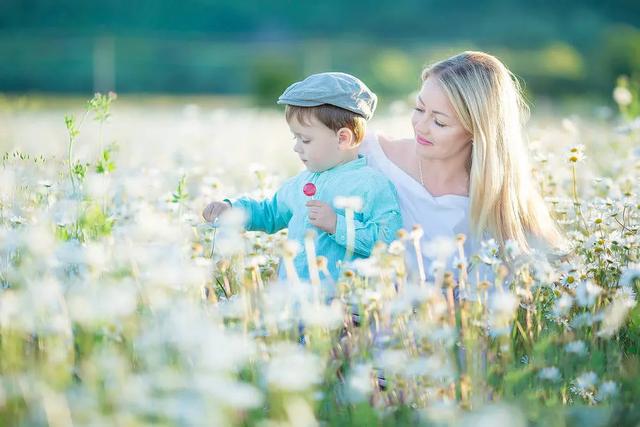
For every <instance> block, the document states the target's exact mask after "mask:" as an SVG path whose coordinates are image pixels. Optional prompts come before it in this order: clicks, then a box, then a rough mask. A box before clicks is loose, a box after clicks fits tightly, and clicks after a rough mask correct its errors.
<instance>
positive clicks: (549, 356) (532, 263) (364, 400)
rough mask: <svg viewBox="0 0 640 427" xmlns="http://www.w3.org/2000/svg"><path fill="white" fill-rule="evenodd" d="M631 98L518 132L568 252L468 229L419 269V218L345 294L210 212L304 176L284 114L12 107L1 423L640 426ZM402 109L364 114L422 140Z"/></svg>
mask: <svg viewBox="0 0 640 427" xmlns="http://www.w3.org/2000/svg"><path fill="white" fill-rule="evenodd" d="M637 96H638V93H637V92H636V91H635V90H634V88H633V87H632V85H630V84H629V83H628V82H627V81H624V80H621V81H620V82H619V86H618V88H617V89H616V91H615V92H614V94H613V97H614V99H615V102H616V103H617V105H618V107H619V109H618V110H617V111H614V110H606V109H601V110H599V115H598V114H596V115H594V118H588V119H587V118H586V116H585V117H580V116H568V117H547V118H542V117H538V116H536V114H535V113H534V116H533V118H532V120H531V122H530V125H529V127H528V129H527V136H528V139H529V141H530V144H529V145H530V148H531V152H532V159H533V165H532V166H533V168H534V171H533V172H534V175H535V177H536V180H537V181H538V182H539V185H540V188H541V191H542V192H543V194H544V196H545V197H546V199H547V201H548V203H549V206H550V207H551V209H552V211H553V212H554V215H555V217H556V218H557V220H558V221H559V223H560V224H561V225H562V227H563V229H564V230H565V232H566V234H567V236H568V238H569V241H570V242H571V245H572V251H571V253H570V254H569V255H567V256H565V257H561V258H553V259H546V258H544V257H543V256H542V255H541V254H537V253H534V254H533V255H529V256H524V255H522V254H520V253H518V251H517V249H516V248H515V247H514V246H513V245H507V247H506V248H505V250H504V251H502V252H500V251H499V250H498V248H497V246H496V245H495V243H494V242H491V241H489V242H485V244H484V245H483V247H482V250H481V252H480V253H479V254H474V255H473V256H471V257H469V258H465V256H464V253H462V252H461V250H460V248H461V245H462V243H463V242H464V236H456V238H455V239H453V240H451V241H448V240H439V241H436V242H429V243H427V244H426V245H425V246H424V247H422V248H419V249H420V250H422V251H425V252H426V253H427V254H428V255H429V257H430V258H431V259H432V263H431V264H430V265H428V266H427V268H428V269H429V271H428V272H427V273H428V277H432V278H434V279H433V280H429V281H422V280H421V279H420V276H419V275H417V274H412V273H411V272H409V271H407V269H406V267H405V265H406V259H405V257H406V256H410V255H408V254H410V253H412V251H410V250H409V249H413V248H415V247H416V242H417V240H418V239H419V238H420V236H421V230H419V229H413V230H406V231H405V232H403V233H400V234H399V235H398V240H397V241H396V242H394V243H393V244H391V245H389V246H385V245H382V244H381V245H379V246H377V247H376V248H375V250H374V254H373V256H372V257H371V258H370V259H368V260H361V261H358V262H354V263H347V264H345V265H344V273H343V275H342V276H341V278H340V279H339V280H338V281H337V283H332V284H329V285H328V286H330V287H332V288H333V289H334V290H335V297H334V298H332V299H329V298H326V297H325V292H324V290H325V289H324V288H323V286H325V287H326V286H327V285H322V286H321V285H320V284H319V283H318V282H317V280H315V279H314V280H312V281H311V283H304V282H301V281H299V280H298V279H297V278H296V277H295V274H293V273H292V272H291V271H289V273H290V274H289V277H288V280H287V281H286V282H278V281H277V280H276V277H277V269H278V263H279V261H280V259H282V260H283V263H284V265H285V267H287V266H288V265H289V264H290V263H291V259H292V257H293V256H294V255H295V253H296V251H297V250H298V249H299V248H296V247H295V246H294V245H291V244H289V243H286V233H285V232H280V233H278V234H275V235H266V234H263V233H252V232H250V233H248V232H245V231H243V230H242V227H241V224H242V217H241V215H240V214H239V213H235V212H231V214H229V215H227V216H226V217H224V218H222V220H221V222H220V225H219V227H217V228H214V227H212V226H210V225H208V224H205V223H204V222H203V220H202V218H201V216H200V212H201V211H202V208H203V207H204V206H205V205H206V203H207V202H208V201H211V200H216V199H218V200H219V199H222V198H224V197H229V196H238V195H241V194H248V195H251V196H254V197H258V198H262V197H267V196H269V195H271V194H273V191H274V190H275V188H277V186H278V185H279V184H280V183H281V182H282V181H283V179H284V178H286V177H288V176H290V175H292V174H295V173H296V172H297V171H299V170H300V165H299V164H298V161H297V158H296V156H295V154H294V153H293V151H292V145H293V141H292V140H291V136H290V134H289V131H288V128H287V126H286V123H285V121H284V119H283V117H282V114H281V112H278V111H262V110H256V109H250V108H245V107H241V106H237V107H233V106H230V105H231V104H230V103H231V101H229V102H226V101H225V100H217V101H211V100H206V99H192V100H186V101H185V102H183V103H180V106H179V107H176V105H177V104H176V103H175V102H174V103H170V102H165V101H163V100H157V99H156V100H152V101H148V102H145V103H138V102H133V101H129V100H127V98H126V97H121V98H122V99H119V98H117V97H116V96H115V94H102V95H99V94H97V95H96V96H95V97H94V98H93V99H92V100H91V101H90V102H88V103H87V102H86V101H84V100H71V101H67V102H66V104H64V105H62V106H60V104H56V105H55V106H51V105H46V104H45V105H42V104H41V103H42V102H44V101H38V100H37V99H32V98H0V150H1V151H0V153H2V154H3V157H2V167H1V168H0V284H1V288H0V424H2V425H52V426H66V425H71V424H74V425H105V426H106V425H118V426H139V425H148V424H157V425H212V426H224V425H261V426H286V425H304V426H314V425H362V426H369V425H389V426H391V425H393V426H395V425H491V426H500V425H508V426H524V425H527V424H535V425H557V426H565V425H578V424H579V425H581V426H589V425H637V423H638V422H640V408H638V401H640V355H639V351H640V308H639V306H638V304H637V294H638V288H639V286H640V258H639V257H640V238H639V236H638V228H639V226H640V223H639V219H640V198H639V197H638V192H639V191H640V149H639V148H638V147H639V146H640V119H639V118H637V117H638V99H637ZM534 111H535V109H534ZM409 115H410V105H409V104H408V103H404V102H396V103H394V104H392V106H390V107H389V108H388V109H387V110H386V111H383V112H381V114H379V116H378V117H376V118H375V119H374V121H373V122H372V123H371V125H370V126H371V127H372V128H374V129H380V130H384V131H385V132H386V133H389V134H395V135H402V134H405V135H409V132H410V128H409ZM343 202H344V203H347V204H349V202H350V201H348V200H347V201H343ZM351 202H352V201H351ZM354 208H357V206H354ZM311 237H312V236H309V239H311ZM451 256H455V257H457V258H456V260H457V268H458V271H455V272H449V271H444V270H443V268H442V266H443V265H445V264H446V263H445V261H446V260H447V259H448V258H449V257H451ZM310 262H311V265H312V266H313V267H314V268H313V269H312V270H315V271H317V276H322V275H323V271H324V270H325V268H326V267H325V265H324V262H325V261H324V260H323V259H322V258H313V259H310ZM472 264H482V265H485V266H486V267H485V268H490V269H493V271H494V272H495V281H493V282H487V281H478V280H477V279H476V278H474V277H469V276H471V275H469V276H468V275H467V274H466V272H467V268H468V267H469V266H471V265H472ZM288 270H291V269H290V268H289V269H288ZM311 276H312V277H316V274H314V272H313V271H312V274H311ZM456 296H459V297H456Z"/></svg>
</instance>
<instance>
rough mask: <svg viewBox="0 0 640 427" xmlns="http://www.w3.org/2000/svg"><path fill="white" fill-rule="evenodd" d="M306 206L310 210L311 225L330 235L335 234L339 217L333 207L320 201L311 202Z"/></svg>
mask: <svg viewBox="0 0 640 427" xmlns="http://www.w3.org/2000/svg"><path fill="white" fill-rule="evenodd" d="M305 206H307V208H308V209H307V211H308V214H309V222H310V223H311V224H313V225H315V226H316V227H318V228H319V229H320V230H323V231H326V232H327V233H329V234H335V232H336V221H337V220H338V217H337V215H336V213H335V211H334V210H333V208H332V207H331V206H329V205H328V204H326V203H324V202H321V201H319V200H310V201H308V202H307V203H306V205H305Z"/></svg>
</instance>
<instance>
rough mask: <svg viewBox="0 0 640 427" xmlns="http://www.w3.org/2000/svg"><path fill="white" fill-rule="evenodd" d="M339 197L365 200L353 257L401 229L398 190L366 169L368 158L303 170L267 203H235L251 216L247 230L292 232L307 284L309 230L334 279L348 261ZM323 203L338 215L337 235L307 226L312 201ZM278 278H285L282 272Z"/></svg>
mask: <svg viewBox="0 0 640 427" xmlns="http://www.w3.org/2000/svg"><path fill="white" fill-rule="evenodd" d="M309 182H311V183H313V184H314V185H315V186H316V194H315V195H314V196H312V197H309V196H306V195H305V194H304V193H303V192H302V188H303V187H304V185H305V184H307V183H309ZM338 196H344V197H353V196H358V197H360V198H361V199H362V202H363V203H362V210H361V211H360V212H355V213H354V227H355V242H354V247H353V258H367V257H368V256H369V255H371V250H372V249H373V246H374V245H375V243H376V242H378V241H382V242H385V243H387V244H388V243H391V242H392V241H393V240H394V239H395V237H396V232H397V231H398V230H399V229H400V228H401V227H402V217H401V215H400V206H399V204H398V195H397V193H396V189H395V187H394V186H393V184H392V183H391V181H389V180H388V179H387V178H386V177H385V176H384V175H382V174H381V173H380V172H378V171H376V170H375V169H373V168H371V167H369V166H368V165H367V159H366V157H364V156H362V155H360V156H358V158H357V159H356V160H353V161H351V162H348V163H345V164H342V165H338V166H336V167H333V168H331V169H328V170H326V171H324V172H309V171H304V172H302V173H300V174H298V175H296V176H295V177H293V178H290V179H288V180H287V181H286V182H285V183H284V184H283V185H282V187H280V189H279V190H278V191H277V192H276V194H275V195H274V196H273V197H272V198H271V199H267V200H261V201H257V200H253V199H250V198H247V197H243V198H240V199H237V200H235V201H233V202H232V206H233V207H239V208H242V209H244V210H245V211H246V212H247V217H248V219H247V224H246V229H247V230H250V231H264V232H266V233H275V232H277V231H278V230H282V229H283V228H287V227H288V228H289V240H295V241H297V242H298V243H299V244H300V248H301V251H300V252H299V253H298V255H297V256H296V257H295V259H294V265H295V268H296V270H297V272H298V275H299V277H300V278H301V279H303V280H308V279H309V269H308V265H307V255H306V252H305V250H304V238H305V234H306V230H307V229H309V228H312V229H314V230H315V231H316V233H317V235H316V239H315V247H316V255H318V256H320V255H321V256H324V257H326V258H327V260H328V264H329V265H328V269H329V272H330V273H331V275H332V276H333V278H334V280H335V279H337V277H338V275H339V273H340V271H339V267H338V261H344V259H345V254H346V250H347V249H346V248H347V222H346V218H345V212H344V209H338V208H336V207H335V206H334V199H335V198H336V197H338ZM312 199H313V200H319V201H322V202H325V203H327V204H328V205H330V206H332V207H333V208H334V210H335V212H336V215H337V222H336V232H335V234H329V233H327V232H325V231H323V230H320V229H319V228H317V227H315V226H314V225H311V224H310V223H309V218H308V215H307V209H308V208H307V207H306V206H305V204H306V203H307V202H308V201H309V200H312ZM279 276H280V278H281V279H284V278H285V273H284V268H282V266H281V267H280V273H279Z"/></svg>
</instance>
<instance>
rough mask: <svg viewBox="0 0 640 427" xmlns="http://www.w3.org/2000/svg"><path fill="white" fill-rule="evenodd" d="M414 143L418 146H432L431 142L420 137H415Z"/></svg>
mask: <svg viewBox="0 0 640 427" xmlns="http://www.w3.org/2000/svg"><path fill="white" fill-rule="evenodd" d="M416 141H418V144H420V145H433V142H431V141H429V140H428V139H426V138H423V137H421V136H416Z"/></svg>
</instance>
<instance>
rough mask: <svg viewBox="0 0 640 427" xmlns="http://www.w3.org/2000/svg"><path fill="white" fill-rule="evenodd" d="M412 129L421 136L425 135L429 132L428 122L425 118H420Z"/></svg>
mask: <svg viewBox="0 0 640 427" xmlns="http://www.w3.org/2000/svg"><path fill="white" fill-rule="evenodd" d="M413 127H414V128H415V129H416V130H417V131H418V132H420V134H421V135H425V134H426V133H428V132H429V120H428V119H427V118H426V117H421V118H420V119H419V120H417V121H415V122H414V125H413Z"/></svg>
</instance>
